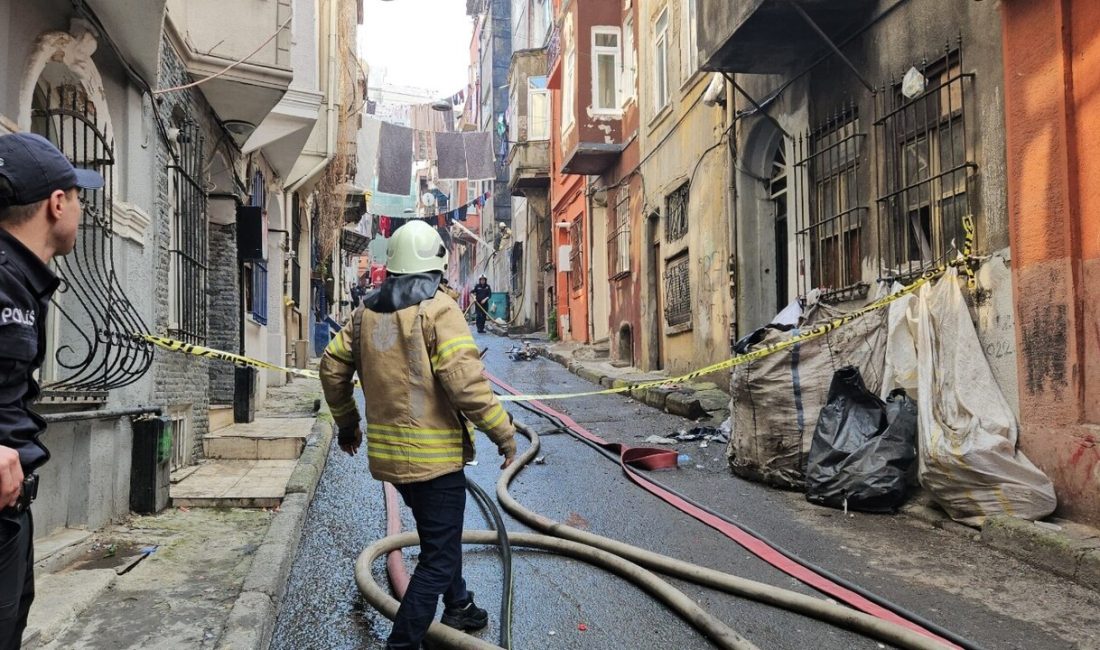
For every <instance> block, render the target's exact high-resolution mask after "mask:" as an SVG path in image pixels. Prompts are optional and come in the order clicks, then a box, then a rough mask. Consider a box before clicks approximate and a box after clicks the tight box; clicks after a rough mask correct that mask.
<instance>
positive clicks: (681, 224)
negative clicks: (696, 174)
mask: <svg viewBox="0 0 1100 650" xmlns="http://www.w3.org/2000/svg"><path fill="white" fill-rule="evenodd" d="M687 231H688V184H687V183H684V184H683V185H681V186H680V187H678V188H676V189H675V190H673V192H672V194H669V195H668V196H667V197H665V240H666V241H676V240H677V239H681V238H683V236H684V235H686V234H687Z"/></svg>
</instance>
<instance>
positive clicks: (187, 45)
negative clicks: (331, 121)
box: [166, 0, 293, 128]
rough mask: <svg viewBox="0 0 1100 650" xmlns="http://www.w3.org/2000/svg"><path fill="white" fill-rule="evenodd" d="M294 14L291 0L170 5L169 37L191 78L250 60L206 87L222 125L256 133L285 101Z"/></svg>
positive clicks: (194, 0) (182, 0)
mask: <svg viewBox="0 0 1100 650" xmlns="http://www.w3.org/2000/svg"><path fill="white" fill-rule="evenodd" d="M292 13H293V8H292V6H291V0H230V1H227V0H168V20H167V21H166V25H167V27H168V29H167V31H168V35H169V38H170V39H171V41H172V44H173V45H174V46H175V48H176V50H177V51H178V52H179V54H180V57H181V58H182V59H183V65H184V67H185V69H186V70H187V73H188V74H189V75H190V76H191V77H192V78H194V79H201V78H205V77H208V76H210V75H213V74H215V73H218V72H221V71H222V70H224V69H225V68H226V67H227V66H229V65H230V64H233V63H234V62H235V61H238V60H240V59H247V60H246V61H244V62H242V63H240V64H237V65H235V66H234V67H233V68H232V69H230V70H228V71H226V72H224V74H221V75H220V76H218V77H217V78H215V79H211V80H210V81H208V82H206V83H204V84H203V85H202V87H201V88H202V92H203V95H204V96H205V97H206V99H207V101H208V102H210V105H211V107H212V108H213V109H214V111H215V112H216V113H217V114H218V117H219V118H220V119H221V120H222V121H223V122H228V121H240V122H244V123H247V124H249V125H251V126H252V127H253V128H254V127H256V126H258V125H259V124H260V122H262V121H263V119H264V118H265V117H266V116H267V114H268V113H270V112H271V110H272V109H273V108H274V107H275V106H276V105H277V104H278V103H279V101H280V100H281V99H282V98H283V95H284V94H285V93H286V91H287V88H288V87H289V86H290V82H291V80H292V78H293V73H292V71H291V55H290V50H291V40H292V39H291V34H292V29H293V27H292V25H291V19H290V17H291V15H292ZM272 35H275V36H274V38H271V36H272ZM269 38H270V41H269V42H267V43H266V44H265V41H268V39H269ZM257 48H259V49H258V50H257Z"/></svg>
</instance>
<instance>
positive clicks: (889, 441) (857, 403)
mask: <svg viewBox="0 0 1100 650" xmlns="http://www.w3.org/2000/svg"><path fill="white" fill-rule="evenodd" d="M916 459H917V405H916V403H914V402H913V400H912V399H910V398H909V397H908V396H907V395H906V394H905V391H904V390H902V389H900V388H899V389H897V390H895V391H894V392H892V393H891V394H890V396H889V398H888V399H887V401H885V402H883V401H882V400H881V399H879V398H878V396H876V395H874V394H873V393H871V392H870V391H868V390H867V387H866V386H864V385H863V377H862V376H860V374H859V370H858V369H857V368H855V367H853V366H847V367H844V368H841V369H840V370H837V371H836V373H835V374H834V375H833V380H832V383H831V384H830V385H829V397H828V400H827V401H826V403H825V407H824V408H822V409H821V414H820V415H819V416H818V419H817V428H816V429H815V430H814V437H813V441H812V442H811V444H810V453H809V456H808V457H807V461H806V499H807V500H808V501H810V502H811V503H817V504H819V505H825V506H830V507H833V508H844V507H845V501H847V508H849V509H851V510H860V511H863V512H893V511H894V510H896V509H897V508H898V507H899V506H901V505H902V504H903V503H905V499H906V498H907V497H908V492H909V484H910V481H909V476H910V472H911V470H912V468H913V463H914V462H915V461H916Z"/></svg>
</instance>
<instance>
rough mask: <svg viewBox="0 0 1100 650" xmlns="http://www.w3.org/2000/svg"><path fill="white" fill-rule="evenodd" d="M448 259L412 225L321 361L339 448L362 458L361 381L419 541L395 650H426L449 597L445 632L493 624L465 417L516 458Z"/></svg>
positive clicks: (394, 241) (435, 239)
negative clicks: (471, 507) (478, 587)
mask: <svg viewBox="0 0 1100 650" xmlns="http://www.w3.org/2000/svg"><path fill="white" fill-rule="evenodd" d="M447 258H448V255H447V249H446V248H445V247H444V246H443V240H442V239H441V238H440V236H439V234H438V233H437V232H436V231H435V229H434V228H432V227H431V226H429V225H427V224H425V223H423V222H420V221H410V222H408V223H406V224H405V225H403V226H401V227H400V228H399V229H398V230H397V231H396V232H395V233H394V235H393V237H391V238H390V240H389V242H388V245H387V249H386V272H387V278H386V280H385V281H384V282H383V283H382V285H381V286H380V287H379V288H378V289H377V290H375V291H373V292H371V293H370V294H369V295H367V296H366V297H365V298H364V300H363V303H364V304H363V307H361V308H359V309H358V310H356V311H355V313H354V315H353V316H352V318H351V320H350V321H349V322H348V323H347V324H346V325H345V326H344V327H343V328H342V329H341V330H340V333H339V334H338V335H337V336H336V338H334V339H333V340H332V342H331V343H329V345H328V347H327V348H326V349H325V353H324V356H323V357H322V359H321V384H322V387H323V389H324V393H325V399H326V401H327V402H328V404H329V407H330V408H331V410H332V415H333V418H334V419H335V420H336V425H337V427H338V431H339V435H338V442H339V445H340V448H341V449H342V450H344V451H345V452H346V453H348V454H350V455H355V453H356V452H357V451H358V449H359V446H360V444H361V442H362V438H363V436H362V431H361V429H360V428H359V411H358V408H357V406H356V402H355V398H354V395H353V383H352V382H353V380H352V376H353V375H354V374H356V373H358V375H359V380H360V381H361V382H362V388H363V397H364V401H365V406H366V418H367V460H368V463H369V466H370V472H371V475H372V476H373V477H374V478H375V479H377V480H379V481H389V482H390V483H393V484H394V486H395V487H396V488H397V491H398V492H399V493H400V494H401V497H402V498H403V499H404V501H405V504H406V505H407V506H408V507H409V508H410V509H411V510H412V513H413V517H414V518H415V519H416V530H417V532H418V533H419V534H420V558H419V562H418V564H417V567H416V571H415V572H414V573H413V576H412V579H411V581H410V582H409V587H408V591H407V592H406V593H405V597H404V599H403V600H402V601H401V607H400V609H398V611H397V616H396V618H395V619H394V623H393V631H392V632H391V633H390V637H389V640H388V642H387V646H386V647H387V648H393V649H394V650H400V649H412V648H419V647H420V642H421V641H422V640H423V638H424V635H425V634H426V633H427V630H428V626H429V625H430V624H431V621H432V618H434V616H435V610H436V606H437V604H438V602H439V597H440V596H441V595H442V596H443V605H444V610H443V617H442V620H441V622H442V623H443V624H444V625H448V626H451V627H454V628H457V629H460V630H464V631H473V630H479V629H482V628H484V627H485V626H486V625H487V624H488V620H489V616H488V613H487V612H486V611H485V610H484V609H481V608H479V607H478V606H477V605H475V604H474V596H473V593H471V592H469V591H468V590H467V589H466V582H465V580H464V579H463V577H462V522H463V518H464V510H465V506H466V492H465V490H466V477H465V474H464V473H463V467H464V465H465V463H467V462H469V461H471V460H473V458H474V446H473V439H472V434H471V432H469V431H467V430H466V427H465V424H464V419H468V420H469V421H470V422H472V423H473V424H474V425H475V426H476V427H477V428H478V429H481V430H482V431H483V432H485V433H486V434H487V435H488V436H489V438H490V439H491V440H492V441H493V442H494V443H495V444H496V445H497V450H498V452H499V454H500V455H501V456H503V457H504V463H503V464H502V465H501V469H503V468H505V467H508V465H510V464H511V463H512V460H513V458H514V457H515V453H516V443H515V439H514V436H515V427H514V426H513V424H512V418H511V416H509V414H508V412H507V411H505V410H504V408H503V406H501V404H500V402H499V401H498V400H497V398H496V396H494V395H493V392H492V389H491V388H490V386H489V382H488V381H487V380H486V379H485V378H484V377H483V376H482V374H481V373H482V370H483V366H482V364H481V357H480V355H479V354H478V348H477V345H476V344H475V343H474V339H473V336H472V335H471V334H470V328H469V326H468V325H467V324H466V320H465V318H464V317H463V314H462V311H461V310H460V309H459V308H458V305H457V304H456V303H455V301H454V300H452V299H451V298H449V297H447V296H446V295H445V294H444V293H443V292H442V291H441V289H440V280H441V279H442V275H443V272H444V271H445V270H446V268H447Z"/></svg>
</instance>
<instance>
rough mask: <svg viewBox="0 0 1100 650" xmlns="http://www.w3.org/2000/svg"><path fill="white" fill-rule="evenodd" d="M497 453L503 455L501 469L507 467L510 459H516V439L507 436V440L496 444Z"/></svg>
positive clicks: (510, 461) (510, 462)
mask: <svg viewBox="0 0 1100 650" xmlns="http://www.w3.org/2000/svg"><path fill="white" fill-rule="evenodd" d="M497 453H498V454H500V455H501V456H504V463H502V464H501V466H500V468H501V469H507V468H508V466H509V465H511V464H512V461H514V460H515V459H516V439H515V437H512V438H508V440H506V441H504V442H502V443H500V444H499V445H497Z"/></svg>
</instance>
